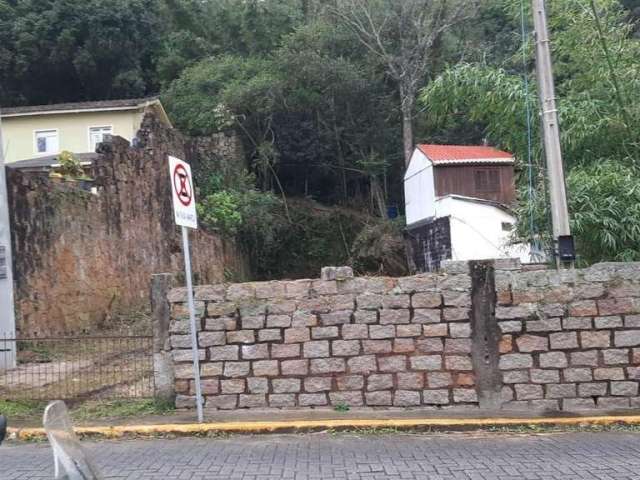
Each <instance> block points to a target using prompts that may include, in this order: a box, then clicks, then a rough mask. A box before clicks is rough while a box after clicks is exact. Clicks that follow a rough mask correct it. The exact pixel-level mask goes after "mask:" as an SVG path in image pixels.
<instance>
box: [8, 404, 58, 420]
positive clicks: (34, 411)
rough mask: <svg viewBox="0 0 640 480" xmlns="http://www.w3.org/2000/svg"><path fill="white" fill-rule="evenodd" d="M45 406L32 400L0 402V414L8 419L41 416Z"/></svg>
mask: <svg viewBox="0 0 640 480" xmlns="http://www.w3.org/2000/svg"><path fill="white" fill-rule="evenodd" d="M46 405H47V404H46V403H45V402H39V401H33V400H15V401H14V400H0V413H1V414H3V415H5V416H6V417H7V418H9V419H11V418H18V419H20V418H29V417H36V416H42V413H43V412H44V407H46Z"/></svg>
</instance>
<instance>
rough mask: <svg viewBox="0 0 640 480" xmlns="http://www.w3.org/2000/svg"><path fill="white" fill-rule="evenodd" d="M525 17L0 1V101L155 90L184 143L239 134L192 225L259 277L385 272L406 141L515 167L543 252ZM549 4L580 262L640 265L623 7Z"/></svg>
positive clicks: (390, 3) (487, 10)
mask: <svg viewBox="0 0 640 480" xmlns="http://www.w3.org/2000/svg"><path fill="white" fill-rule="evenodd" d="M529 3H530V2H529V1H525V0H474V1H470V2H461V1H457V0H451V1H444V0H441V1H437V0H434V1H427V0H403V1H402V2H398V1H397V0H328V1H327V0H112V1H109V2H104V1H99V0H86V1H84V2H77V1H75V0H20V1H17V0H0V105H2V106H13V105H24V104H42V103H56V102H67V101H83V100H96V99H109V98H126V97H138V96H143V95H151V94H160V95H161V97H162V100H163V102H164V105H165V107H166V109H167V110H168V112H169V114H170V116H171V118H172V120H173V121H174V123H175V125H176V126H177V127H179V128H180V129H181V130H183V131H185V132H186V133H190V134H193V135H207V134H210V133H213V132H218V131H221V130H231V129H232V130H235V131H237V132H238V133H239V134H240V135H241V136H242V138H243V141H244V145H245V151H246V154H247V164H248V165H249V172H247V175H245V176H243V177H242V179H238V178H235V179H231V180H229V179H221V178H217V177H216V176H215V175H214V173H215V172H200V174H199V175H198V186H199V194H200V199H201V202H200V203H201V205H200V209H201V212H200V215H201V217H202V219H203V221H204V223H205V224H208V225H210V226H212V227H215V228H218V229H220V230H221V231H223V232H224V233H225V234H228V235H232V236H236V237H238V238H239V239H240V240H241V241H242V242H243V245H244V246H245V248H246V249H248V250H251V251H252V252H255V256H256V258H254V260H253V261H254V265H253V267H254V273H255V275H256V276H258V277H260V278H268V277H278V276H280V277H282V276H300V275H303V274H304V275H308V274H311V273H313V274H314V275H317V272H315V271H314V270H315V269H317V267H318V266H322V264H329V263H331V262H343V263H344V262H350V263H352V264H354V265H356V266H358V267H359V268H361V269H362V270H364V271H381V272H394V273H397V272H400V271H401V270H403V268H401V267H400V265H399V263H400V264H401V263H402V261H401V259H402V240H401V228H398V224H401V223H402V221H401V219H400V220H399V221H398V222H396V223H393V222H389V221H387V220H385V218H386V213H387V209H388V207H389V206H399V207H400V208H401V207H402V204H403V196H402V178H403V173H404V165H405V156H406V154H405V150H406V148H405V145H404V144H405V143H406V136H407V128H409V127H410V129H411V131H412V132H413V138H414V139H415V141H416V142H434V143H459V144H478V143H481V142H483V141H485V140H486V141H488V142H489V143H490V144H492V145H496V146H497V147H499V148H504V149H507V150H510V151H512V152H513V153H515V155H516V157H517V159H518V187H519V188H518V190H519V204H518V208H517V212H518V216H519V218H520V222H519V230H518V236H519V238H523V239H531V238H535V239H537V240H542V241H545V240H548V238H549V234H548V232H549V230H550V225H549V216H548V208H547V207H546V205H547V199H546V193H545V191H546V182H545V166H544V162H543V154H542V151H541V148H540V140H539V138H540V131H539V125H538V121H537V112H538V104H537V92H536V77H535V62H534V57H533V53H534V49H533V43H532V41H533V40H532V38H533V37H532V35H531V34H530V32H529V35H528V37H527V38H526V39H523V37H522V32H521V28H522V25H521V22H522V17H521V15H522V9H523V6H524V15H525V17H524V18H525V22H524V24H525V27H526V29H527V30H531V28H532V27H531V20H530V17H531V12H530V11H529V10H528V8H529ZM548 4H549V8H550V12H549V13H550V17H549V21H550V29H551V35H552V49H553V57H554V66H555V74H556V82H557V91H558V98H559V109H560V117H561V122H562V144H563V150H564V156H565V164H566V169H567V185H568V190H569V196H570V198H569V202H570V209H571V217H572V227H573V229H574V232H575V234H576V237H577V244H578V249H579V251H578V253H579V255H580V260H581V261H582V262H584V263H591V262H596V261H601V260H622V259H624V260H640V247H639V246H640V227H638V226H639V225H640V210H639V209H638V188H637V185H638V184H639V183H640V174H639V173H638V168H640V167H639V163H640V104H639V103H638V102H637V96H638V92H639V91H640V67H639V64H638V59H639V58H640V28H639V27H638V19H640V0H571V1H557V2H548ZM427 6H428V7H429V9H427V8H426V7H427ZM461 7H465V8H461ZM430 9H434V10H433V11H432V10H430ZM438 9H441V10H438ZM369 14H370V16H371V19H370V22H368V23H367V22H363V21H362V19H363V18H368V17H366V16H363V15H369ZM391 20H393V21H391ZM414 27H415V28H417V30H416V29H415V28H414ZM420 42H424V43H423V44H421V45H422V46H421V47H420V48H419V49H417V50H416V49H415V48H414V47H415V46H416V45H418V44H419V43H420ZM401 70H403V71H404V72H406V73H402V71H401ZM409 73H410V74H411V75H410V76H409ZM409 77H410V78H409ZM525 77H526V78H527V80H528V83H529V90H528V91H526V90H525V88H524V78H525ZM409 80H410V81H409ZM527 105H528V106H529V108H530V111H531V117H530V122H529V123H530V126H531V135H532V136H531V142H529V141H528V137H527V123H528V122H527V116H526V110H527V108H526V107H527ZM403 132H404V135H405V142H403ZM296 198H297V199H303V200H295V199H296ZM310 205H311V206H310ZM325 206H331V208H329V207H326V208H329V210H324V208H325ZM332 208H337V210H336V211H333V210H331V209H332ZM327 212H333V213H327ZM339 212H342V213H339ZM346 212H348V213H346ZM354 212H360V214H359V215H356V214H355V213H354ZM334 215H335V216H336V218H338V219H340V221H332V220H331V218H332V217H333V216H334ZM252 258H253V257H252ZM405 268H406V267H405Z"/></svg>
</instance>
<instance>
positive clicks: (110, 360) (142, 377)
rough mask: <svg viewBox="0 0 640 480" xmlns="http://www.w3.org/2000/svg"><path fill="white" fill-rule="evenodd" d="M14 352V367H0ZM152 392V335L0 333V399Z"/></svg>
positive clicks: (141, 395)
mask: <svg viewBox="0 0 640 480" xmlns="http://www.w3.org/2000/svg"><path fill="white" fill-rule="evenodd" d="M13 351H15V352H16V360H17V361H16V366H15V368H5V369H2V367H1V366H2V365H6V364H8V362H5V361H3V358H2V357H3V356H8V355H12V354H13ZM153 394H154V375H153V337H152V336H73V337H25V338H22V337H18V338H15V337H14V338H11V337H6V336H2V334H0V399H7V400H52V399H63V400H73V399H88V398H100V399H113V398H146V397H152V396H153Z"/></svg>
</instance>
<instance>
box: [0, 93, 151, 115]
mask: <svg viewBox="0 0 640 480" xmlns="http://www.w3.org/2000/svg"><path fill="white" fill-rule="evenodd" d="M159 102H160V100H159V98H158V97H143V98H127V99H122V100H96V101H92V102H73V103H54V104H51V105H29V106H23V107H7V108H3V109H2V110H1V111H0V114H1V115H2V116H3V117H17V116H23V115H43V114H52V113H63V112H79V111H84V110H88V111H94V112H95V111H109V110H134V109H136V108H143V107H146V106H148V105H152V104H157V103H159Z"/></svg>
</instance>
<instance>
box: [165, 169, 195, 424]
mask: <svg viewBox="0 0 640 480" xmlns="http://www.w3.org/2000/svg"><path fill="white" fill-rule="evenodd" d="M169 175H170V178H171V192H172V193H171V195H172V199H173V213H174V217H175V221H176V225H180V227H181V228H182V249H183V253H184V273H185V278H186V283H187V301H188V304H189V325H190V329H191V351H192V354H193V378H194V383H195V387H196V408H197V411H198V422H200V423H202V422H203V421H204V416H203V412H202V404H203V400H202V388H201V385H200V357H199V354H198V329H197V327H196V309H195V303H194V301H193V284H192V281H191V254H190V252H189V231H188V230H187V228H193V229H197V228H198V216H197V214H196V201H195V198H194V190H193V181H192V177H191V167H190V166H189V164H188V163H186V162H183V161H182V160H180V159H178V158H175V157H172V156H169Z"/></svg>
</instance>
